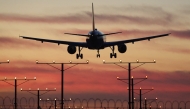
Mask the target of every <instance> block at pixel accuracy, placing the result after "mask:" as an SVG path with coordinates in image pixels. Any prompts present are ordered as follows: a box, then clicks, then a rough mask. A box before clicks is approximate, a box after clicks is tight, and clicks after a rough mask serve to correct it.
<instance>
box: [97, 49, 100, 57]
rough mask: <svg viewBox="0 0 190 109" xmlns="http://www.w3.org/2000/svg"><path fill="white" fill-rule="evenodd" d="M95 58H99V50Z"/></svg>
mask: <svg viewBox="0 0 190 109" xmlns="http://www.w3.org/2000/svg"><path fill="white" fill-rule="evenodd" d="M97 58H100V54H99V50H98V54H97Z"/></svg>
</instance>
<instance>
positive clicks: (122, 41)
mask: <svg viewBox="0 0 190 109" xmlns="http://www.w3.org/2000/svg"><path fill="white" fill-rule="evenodd" d="M168 35H170V33H168V34H161V35H156V36H149V37H143V38H136V39H129V40H121V41H113V42H105V43H104V47H109V46H114V45H119V44H124V43H134V42H138V41H142V40H148V41H150V39H154V38H158V37H164V36H168Z"/></svg>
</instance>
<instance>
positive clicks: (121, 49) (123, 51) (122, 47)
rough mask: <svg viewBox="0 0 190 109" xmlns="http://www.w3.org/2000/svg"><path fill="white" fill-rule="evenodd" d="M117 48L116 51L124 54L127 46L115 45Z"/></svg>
mask: <svg viewBox="0 0 190 109" xmlns="http://www.w3.org/2000/svg"><path fill="white" fill-rule="evenodd" d="M117 46H118V51H119V52H120V53H125V52H126V51H127V46H126V45H125V44H120V45H117Z"/></svg>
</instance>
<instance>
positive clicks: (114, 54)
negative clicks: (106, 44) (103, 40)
mask: <svg viewBox="0 0 190 109" xmlns="http://www.w3.org/2000/svg"><path fill="white" fill-rule="evenodd" d="M110 48H111V50H112V53H110V58H112V57H113V56H114V57H115V58H117V54H116V53H114V50H115V48H114V46H112V47H110Z"/></svg>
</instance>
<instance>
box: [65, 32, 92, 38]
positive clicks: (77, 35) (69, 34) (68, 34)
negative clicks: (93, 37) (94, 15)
mask: <svg viewBox="0 0 190 109" xmlns="http://www.w3.org/2000/svg"><path fill="white" fill-rule="evenodd" d="M64 34H68V35H75V36H85V37H89V35H86V34H73V33H64Z"/></svg>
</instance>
